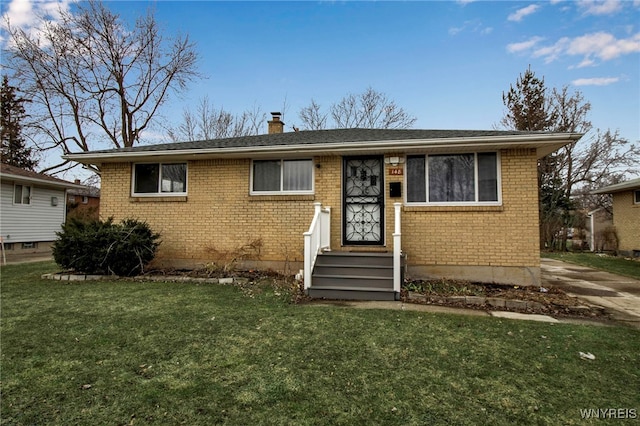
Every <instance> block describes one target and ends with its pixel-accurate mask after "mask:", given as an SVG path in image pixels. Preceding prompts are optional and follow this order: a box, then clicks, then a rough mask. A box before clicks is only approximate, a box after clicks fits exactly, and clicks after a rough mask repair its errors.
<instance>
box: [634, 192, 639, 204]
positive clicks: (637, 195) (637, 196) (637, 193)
mask: <svg viewBox="0 0 640 426" xmlns="http://www.w3.org/2000/svg"><path fill="white" fill-rule="evenodd" d="M634 194H635V196H636V197H635V198H636V200H635V201H636V204H640V190H638V191H635V192H634Z"/></svg>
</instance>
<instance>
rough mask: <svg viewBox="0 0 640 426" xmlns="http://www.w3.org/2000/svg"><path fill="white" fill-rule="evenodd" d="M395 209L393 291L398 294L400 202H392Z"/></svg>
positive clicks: (399, 282)
mask: <svg viewBox="0 0 640 426" xmlns="http://www.w3.org/2000/svg"><path fill="white" fill-rule="evenodd" d="M393 207H394V210H395V215H394V216H395V226H394V230H393V291H395V292H396V294H400V286H401V284H402V282H401V277H402V275H401V273H400V272H401V270H400V268H402V263H401V258H402V232H401V231H400V211H401V210H402V203H393Z"/></svg>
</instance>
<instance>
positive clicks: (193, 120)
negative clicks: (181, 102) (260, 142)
mask: <svg viewBox="0 0 640 426" xmlns="http://www.w3.org/2000/svg"><path fill="white" fill-rule="evenodd" d="M266 120H267V114H266V113H265V112H263V111H262V110H261V109H260V107H258V106H257V105H254V106H253V108H252V109H248V110H246V111H244V112H243V113H241V114H237V115H234V114H232V113H230V112H228V111H225V110H224V108H222V107H220V108H216V107H215V106H214V105H213V103H212V102H211V101H210V100H209V98H208V97H206V96H205V97H203V98H202V99H201V100H200V103H199V104H198V106H197V108H196V111H195V112H193V111H192V110H191V109H190V108H188V107H187V108H185V109H184V110H183V112H182V122H181V123H180V124H179V125H178V126H177V127H169V128H167V129H166V130H167V134H168V136H169V139H171V140H172V141H173V142H185V141H196V140H208V139H218V138H229V137H239V136H249V135H257V134H260V130H261V128H262V127H263V126H264V123H265V121H266Z"/></svg>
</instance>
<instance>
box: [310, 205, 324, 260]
mask: <svg viewBox="0 0 640 426" xmlns="http://www.w3.org/2000/svg"><path fill="white" fill-rule="evenodd" d="M321 216H322V203H318V202H315V203H313V217H314V219H315V218H318V219H317V221H318V222H317V224H316V226H317V227H318V229H317V230H315V229H314V230H313V231H314V233H316V235H315V240H316V241H315V243H316V244H315V247H313V250H314V252H313V255H312V256H313V258H314V259H315V257H316V256H317V255H318V252H319V251H320V247H322V217H321Z"/></svg>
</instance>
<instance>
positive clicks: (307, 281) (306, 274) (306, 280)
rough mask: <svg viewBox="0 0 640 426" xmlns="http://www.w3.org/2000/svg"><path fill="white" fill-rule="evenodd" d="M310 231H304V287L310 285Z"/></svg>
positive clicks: (306, 287) (307, 287)
mask: <svg viewBox="0 0 640 426" xmlns="http://www.w3.org/2000/svg"><path fill="white" fill-rule="evenodd" d="M311 268H312V266H311V232H305V233H304V289H305V291H306V290H308V289H309V287H311V272H312V271H311Z"/></svg>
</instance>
